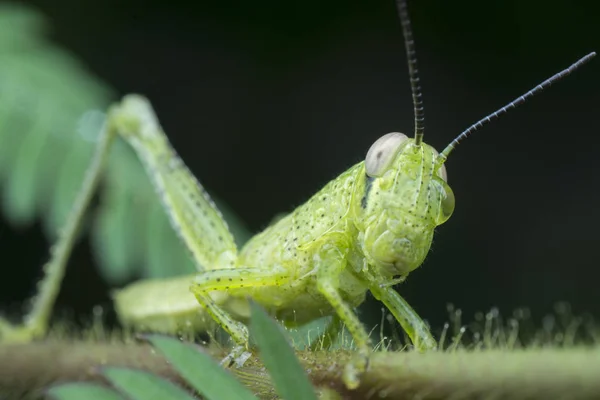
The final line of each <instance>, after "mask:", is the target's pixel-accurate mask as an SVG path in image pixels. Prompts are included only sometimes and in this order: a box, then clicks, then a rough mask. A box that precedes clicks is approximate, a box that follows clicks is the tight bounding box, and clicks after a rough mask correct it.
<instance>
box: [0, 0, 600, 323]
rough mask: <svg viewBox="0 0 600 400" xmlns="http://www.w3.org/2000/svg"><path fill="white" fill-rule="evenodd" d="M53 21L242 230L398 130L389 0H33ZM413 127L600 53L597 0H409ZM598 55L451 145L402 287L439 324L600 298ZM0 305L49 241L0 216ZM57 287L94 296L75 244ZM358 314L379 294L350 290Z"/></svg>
mask: <svg viewBox="0 0 600 400" xmlns="http://www.w3.org/2000/svg"><path fill="white" fill-rule="evenodd" d="M30 4H33V5H35V6H37V7H38V8H39V10H41V11H43V12H44V13H45V14H46V15H47V16H48V17H49V18H50V20H51V22H52V23H53V31H52V38H53V39H54V40H55V41H56V42H57V43H59V44H61V45H63V46H65V47H66V48H67V49H69V50H70V51H72V52H74V54H75V55H77V56H78V57H79V58H81V59H82V60H83V61H84V62H85V64H86V65H87V66H88V67H89V68H90V70H91V71H93V72H94V73H95V74H96V75H97V76H99V77H100V78H102V79H103V80H105V81H106V82H108V83H109V84H111V85H112V86H113V87H114V88H116V89H117V90H118V92H119V93H121V94H125V93H128V92H139V93H142V94H144V95H147V96H148V97H149V98H150V99H151V100H152V102H153V104H154V106H155V108H156V110H157V113H158V115H159V118H160V119H161V122H162V124H163V126H164V128H165V130H166V131H167V132H168V134H169V137H170V138H171V140H172V142H173V144H174V146H175V147H176V148H177V149H178V150H179V152H180V154H181V156H182V157H183V159H184V160H185V161H186V162H187V163H188V165H189V166H190V167H191V169H192V170H193V171H194V173H195V174H196V175H197V176H198V177H199V179H200V180H201V181H202V182H203V183H204V185H205V186H206V187H207V188H208V190H209V192H211V193H214V194H215V195H217V196H218V197H219V198H220V199H222V200H224V201H225V202H227V203H228V204H229V205H230V206H231V207H232V208H233V209H234V210H236V211H237V213H238V214H239V215H240V217H241V218H242V219H243V220H244V221H246V222H247V223H248V226H249V227H250V228H251V229H252V230H254V231H258V230H260V229H261V228H262V227H264V226H265V225H266V224H267V223H268V222H269V220H270V219H271V218H272V217H273V215H274V214H275V213H278V212H282V211H289V210H291V209H292V208H293V207H295V206H296V205H299V204H300V203H302V202H304V201H305V200H306V199H308V197H309V196H310V195H312V194H313V193H314V192H316V191H317V190H318V189H319V188H320V187H322V186H323V185H324V184H325V183H326V182H327V181H329V180H330V179H332V178H334V177H335V176H337V175H338V174H339V173H341V172H342V171H344V170H345V169H346V168H348V167H349V166H351V165H352V164H354V163H355V162H357V161H359V160H361V159H362V158H363V157H364V155H365V154H366V151H367V150H368V148H369V146H370V144H371V143H372V142H373V141H374V140H376V139H377V138H378V137H379V136H381V135H382V134H384V133H387V132H389V131H402V132H406V133H411V132H412V129H413V125H412V124H413V122H412V121H413V116H412V105H411V95H410V88H409V82H408V76H407V68H406V60H405V54H404V48H403V39H402V34H401V30H400V25H399V22H398V18H397V14H396V10H395V6H394V2H393V1H391V0H378V1H357V0H344V1H342V0H329V1H317V0H304V1H286V2H281V1H275V0H257V1H253V2H247V1H229V2H218V1H214V2H207V1H196V2H186V1H181V0H171V1H158V0H156V1H150V2H142V1H131V0H127V1H125V0H122V1H116V0H109V1H103V2H94V3H88V2H81V1H75V0H64V1H61V2H58V1H55V2H48V1H41V0H37V1H32V2H30ZM409 10H410V14H411V17H412V23H413V28H414V34H415V39H416V45H417V54H418V56H419V66H420V70H421V79H422V82H423V92H424V102H425V113H426V134H425V140H426V141H427V142H428V143H430V144H432V145H433V146H434V147H436V148H437V149H438V150H441V149H442V148H443V147H444V146H445V145H446V144H447V143H448V142H449V141H450V140H451V139H452V138H454V137H455V136H456V135H457V134H458V133H460V131H461V130H462V129H464V128H466V127H467V126H468V125H469V124H471V123H473V122H474V121H476V120H477V119H479V118H481V117H483V116H485V115H486V114H488V113H489V112H491V111H493V110H495V109H496V108H498V107H500V106H501V105H503V104H504V103H506V102H507V101H509V100H512V99H513V98H514V97H516V96H518V95H520V94H522V93H523V92H525V91H526V90H528V89H530V88H531V87H533V86H534V85H535V84H537V83H539V82H541V81H542V80H544V79H545V78H547V77H548V76H550V75H551V74H553V73H555V72H557V71H558V70H560V69H562V68H565V67H567V66H568V65H569V64H570V63H572V62H574V61H575V60H576V59H577V58H579V57H581V56H583V55H585V54H587V53H588V52H590V51H593V50H596V51H600V28H599V25H598V22H597V18H598V16H599V15H600V5H599V3H598V2H594V1H591V0H590V1H570V2H564V1H554V0H545V1H542V0H531V1H522V0H514V1H486V2H481V1H475V0H462V1H452V2H449V1H443V0H421V1H413V2H412V3H410V4H409ZM599 108H600V58H599V59H596V60H594V61H592V62H591V63H590V64H588V65H587V66H585V67H584V68H582V69H581V70H579V71H578V72H576V73H575V74H574V75H572V76H570V77H569V78H567V79H565V80H564V81H562V82H560V83H558V84H556V85H555V86H553V87H552V88H551V89H548V90H546V91H545V92H543V93H542V94H541V95H539V96H537V97H536V98H534V99H532V100H531V101H529V102H528V103H527V104H526V105H523V106H521V107H519V108H518V109H516V110H513V111H511V112H510V113H509V114H508V115H506V116H504V117H502V118H501V119H499V120H497V121H495V122H494V123H492V124H490V125H488V126H487V127H486V128H484V129H482V130H481V131H480V132H477V133H476V134H475V135H474V136H473V137H471V138H470V139H469V140H468V141H466V142H464V143H463V144H461V146H460V147H459V148H458V149H457V150H456V151H455V152H454V153H453V154H452V156H451V157H450V159H449V161H448V163H447V168H448V173H449V183H450V185H451V186H452V188H453V190H454V192H455V196H456V202H457V203H456V210H455V213H454V215H453V217H452V218H451V219H450V220H449V221H448V222H447V223H446V224H445V225H443V226H441V227H440V228H439V229H438V232H437V235H436V237H435V241H434V244H433V248H432V251H431V253H430V256H429V257H428V259H427V260H426V262H425V264H424V265H423V266H422V268H421V269H419V270H417V271H416V272H415V273H413V274H412V275H411V277H410V279H409V280H408V281H407V282H406V283H405V284H403V285H402V286H400V287H399V290H400V292H401V293H402V294H403V295H404V296H405V297H406V298H407V300H408V301H409V302H410V303H411V304H412V305H413V306H414V307H415V308H416V309H417V310H418V312H419V313H420V314H421V315H422V316H423V317H424V318H426V319H428V320H429V321H430V322H431V323H432V324H433V325H434V327H436V328H439V327H441V325H442V324H443V322H444V321H445V320H446V319H447V312H446V304H447V303H449V302H452V303H454V304H455V305H456V306H458V307H461V308H462V309H463V312H464V315H465V319H466V320H468V319H470V318H471V317H472V316H473V314H474V313H475V312H476V311H486V310H488V309H489V308H490V307H493V306H498V307H499V308H500V310H501V312H502V313H504V314H509V313H510V312H511V311H512V310H513V309H515V308H517V307H520V306H528V307H530V308H531V309H532V311H533V315H534V318H536V319H540V318H541V316H543V315H544V314H546V313H548V312H551V311H552V306H553V304H554V303H555V302H557V301H568V302H570V303H571V305H572V307H573V310H574V312H575V313H576V314H582V313H587V312H589V313H591V314H592V315H595V316H600V302H599V301H598V300H599V299H600V294H599V290H598V282H599V281H600V272H599V270H598V266H599V265H600V262H599V260H598V249H599V248H600V234H599V233H598V227H599V226H600V209H599V208H598V204H600V187H599V185H598V182H599V179H600V178H599V176H598V174H599V173H600V166H599V165H598V163H597V162H598V158H599V157H598V154H599V150H600V122H599V120H598V118H597V115H598V113H599ZM0 241H1V244H0V246H1V247H0V248H1V251H2V260H3V261H2V264H3V268H2V277H0V296H1V298H0V303H2V304H3V305H5V304H6V305H8V304H13V305H14V304H16V305H18V304H19V302H21V301H22V300H24V299H25V298H26V297H27V296H28V295H30V294H31V293H32V292H33V288H34V282H35V279H36V277H37V276H39V268H40V266H41V265H42V263H43V262H44V261H45V260H46V259H47V256H48V254H47V248H48V243H47V242H46V241H45V239H44V237H43V236H42V234H41V232H40V230H39V227H33V228H31V229H27V230H18V229H16V228H14V227H11V226H9V225H7V224H6V223H3V225H1V226H0ZM75 260H76V262H73V265H75V264H76V265H77V268H71V269H69V271H68V273H67V279H66V283H65V288H64V289H65V290H64V291H63V293H62V294H61V296H60V299H59V304H60V306H61V307H63V308H68V309H73V310H74V311H75V312H76V313H77V314H80V315H86V314H90V313H91V308H92V307H93V305H94V304H97V303H106V302H107V301H108V300H107V299H108V297H107V293H106V290H107V288H106V286H105V284H104V283H102V282H101V281H100V278H98V276H97V275H96V273H95V272H94V266H93V260H92V258H91V256H90V251H89V245H88V243H87V242H84V243H82V244H81V245H80V246H79V247H78V248H77V251H76V253H75ZM363 315H366V316H370V317H371V319H372V321H373V322H377V321H378V320H379V318H380V311H379V306H378V305H372V307H371V308H365V309H364V311H363Z"/></svg>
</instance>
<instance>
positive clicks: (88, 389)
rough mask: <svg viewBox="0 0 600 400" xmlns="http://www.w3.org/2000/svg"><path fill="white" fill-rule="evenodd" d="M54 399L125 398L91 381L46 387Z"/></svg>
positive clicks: (94, 399) (120, 399) (95, 399)
mask: <svg viewBox="0 0 600 400" xmlns="http://www.w3.org/2000/svg"><path fill="white" fill-rule="evenodd" d="M47 394H48V395H49V396H50V398H51V399H54V400H82V399H89V400H126V399H125V398H124V397H122V396H121V395H119V394H118V393H117V392H115V391H114V390H111V389H108V388H106V387H104V386H100V385H96V384H93V383H84V382H75V383H64V384H61V385H57V386H54V387H52V388H50V389H48V391H47Z"/></svg>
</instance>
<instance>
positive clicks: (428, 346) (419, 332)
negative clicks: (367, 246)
mask: <svg viewBox="0 0 600 400" xmlns="http://www.w3.org/2000/svg"><path fill="white" fill-rule="evenodd" d="M369 290H370V291H371V293H373V296H375V298H376V299H377V300H380V301H381V302H383V304H385V306H386V307H387V308H388V310H390V312H391V313H392V315H393V316H394V317H395V318H396V320H397V321H398V322H399V323H400V326H402V329H404V331H405V332H406V334H407V335H408V337H409V338H410V340H411V342H412V343H413V345H414V346H415V348H416V349H417V350H419V351H426V350H433V349H435V348H436V347H437V342H436V340H435V339H434V338H433V336H432V335H431V332H429V328H428V327H427V324H425V322H424V321H423V320H422V319H421V317H419V315H418V314H417V313H416V312H415V310H413V308H412V307H411V306H410V305H409V304H408V303H407V302H406V300H404V299H403V298H402V296H400V294H398V292H396V291H395V290H394V289H393V288H392V286H383V287H382V286H381V285H380V284H379V283H377V281H375V280H374V279H372V278H371V282H370V284H369Z"/></svg>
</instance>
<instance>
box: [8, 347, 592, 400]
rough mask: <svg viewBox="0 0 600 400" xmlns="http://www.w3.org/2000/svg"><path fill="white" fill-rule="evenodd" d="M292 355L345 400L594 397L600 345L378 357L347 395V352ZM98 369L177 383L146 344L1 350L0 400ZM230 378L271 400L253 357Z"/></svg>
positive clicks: (89, 376)
mask: <svg viewBox="0 0 600 400" xmlns="http://www.w3.org/2000/svg"><path fill="white" fill-rule="evenodd" d="M207 351H209V352H211V353H213V355H214V356H215V357H222V355H223V354H222V353H221V352H220V351H219V350H216V349H211V348H208V349H207ZM298 356H299V358H300V361H301V362H302V364H303V365H304V367H305V368H306V369H307V371H308V374H309V377H310V379H311V380H312V382H313V383H314V384H315V385H317V386H321V387H328V388H331V389H334V390H336V391H338V392H339V393H340V394H342V397H343V398H348V399H362V398H365V397H368V398H370V399H378V398H386V399H413V398H419V399H445V398H450V397H452V398H453V399H455V398H456V399H476V398H477V399H481V398H484V399H485V398H490V399H492V398H493V399H554V398H560V399H563V398H564V399H597V398H600V379H599V378H600V372H599V371H600V347H598V346H596V347H591V348H590V347H587V348H583V347H581V348H577V347H573V348H563V349H561V348H548V349H529V350H501V349H498V350H479V351H471V352H468V351H462V350H461V351H456V352H454V353H451V352H441V353H428V354H419V353H413V352H387V353H376V354H375V355H373V357H372V359H371V363H370V369H369V372H368V373H367V374H366V375H365V376H364V377H363V379H362V380H361V385H360V387H359V388H358V389H357V390H356V391H347V390H346V389H345V386H344V384H343V383H342V381H341V372H342V370H343V366H344V365H345V362H346V361H347V360H348V359H349V356H350V354H349V353H348V352H346V351H341V350H340V351H319V352H300V353H298ZM101 365H115V366H124V367H133V368H139V369H142V370H145V371H148V372H152V373H155V374H157V375H160V376H163V377H165V378H168V379H171V380H173V381H175V382H177V383H180V384H181V383H182V381H181V380H180V379H179V378H178V377H177V375H176V374H175V373H174V371H173V370H172V369H171V368H170V367H169V365H168V364H167V363H166V362H165V361H164V359H163V358H162V357H161V356H160V355H158V354H157V352H155V351H153V350H152V349H151V348H150V347H149V346H148V345H147V344H143V343H119V342H113V343H111V342H104V343H103V342H96V343H93V342H89V341H68V340H49V341H46V342H35V343H29V344H13V345H0V398H2V399H17V398H37V396H39V393H40V391H41V390H42V389H43V388H45V387H47V386H48V385H50V384H53V383H56V382H62V381H65V380H69V381H73V380H75V381H102V380H101V378H100V375H99V374H98V370H97V368H96V367H97V366H101ZM233 372H234V373H235V374H236V375H237V376H238V378H239V379H240V380H241V381H242V382H243V383H244V384H246V385H247V386H248V387H250V388H251V389H252V391H253V392H254V393H256V394H257V395H258V396H259V397H260V398H264V399H271V398H274V394H273V393H274V392H273V389H272V387H271V385H270V381H269V378H268V377H267V375H266V372H265V370H264V368H263V367H262V365H261V364H259V363H258V361H257V358H256V357H253V358H251V359H250V360H249V361H248V362H247V364H246V365H245V367H244V368H240V369H234V370H233ZM26 395H28V396H30V397H26Z"/></svg>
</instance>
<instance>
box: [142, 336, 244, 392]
mask: <svg viewBox="0 0 600 400" xmlns="http://www.w3.org/2000/svg"><path fill="white" fill-rule="evenodd" d="M146 337H147V339H148V340H149V341H150V342H151V343H152V344H153V345H154V347H156V348H157V349H158V350H159V351H160V352H161V353H162V354H163V355H164V356H165V358H166V359H167V360H169V362H170V363H171V364H172V365H173V367H174V368H175V369H176V370H177V371H178V372H179V373H180V374H181V376H183V378H185V380H186V381H187V382H189V383H190V384H191V385H192V386H193V387H194V388H195V389H196V390H197V391H198V392H199V393H201V394H202V395H203V396H204V397H205V398H207V399H208V400H220V399H232V400H233V399H239V400H256V397H255V396H254V395H253V394H252V393H250V391H249V390H248V389H246V388H245V387H244V386H243V385H242V384H241V383H240V382H239V381H237V380H236V379H235V378H234V377H233V376H232V375H231V374H230V373H229V372H227V371H225V370H224V369H223V368H221V367H220V366H219V364H217V363H216V362H215V361H214V360H213V359H212V358H211V357H210V356H209V355H207V354H205V353H203V352H202V351H201V350H200V348H198V347H197V346H192V345H190V344H186V343H181V342H180V341H179V340H177V339H173V338H170V337H166V336H161V335H148V336H146Z"/></svg>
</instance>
